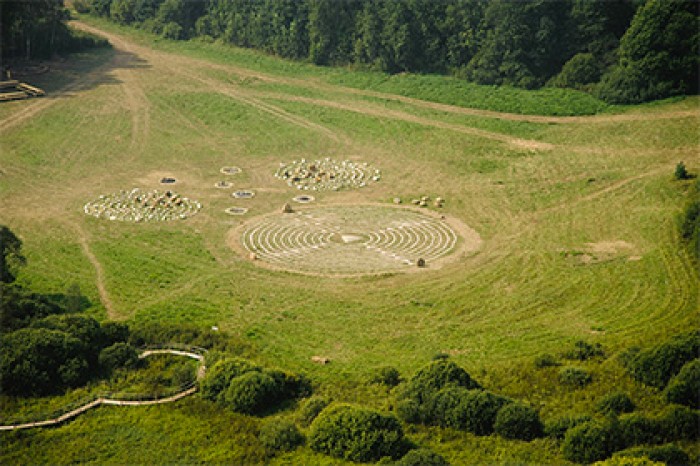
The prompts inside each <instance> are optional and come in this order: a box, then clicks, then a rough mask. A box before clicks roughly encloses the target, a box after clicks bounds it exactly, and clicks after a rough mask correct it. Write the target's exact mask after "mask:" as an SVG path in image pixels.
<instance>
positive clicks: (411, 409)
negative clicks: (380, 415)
mask: <svg viewBox="0 0 700 466" xmlns="http://www.w3.org/2000/svg"><path fill="white" fill-rule="evenodd" d="M396 414H397V415H398V416H399V418H400V419H401V420H403V421H404V422H408V423H410V424H420V423H422V422H425V419H426V415H425V414H424V412H423V405H421V404H420V403H419V402H418V401H416V400H414V399H413V398H406V399H404V400H399V402H398V403H397V404H396Z"/></svg>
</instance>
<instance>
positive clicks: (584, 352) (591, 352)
mask: <svg viewBox="0 0 700 466" xmlns="http://www.w3.org/2000/svg"><path fill="white" fill-rule="evenodd" d="M563 356H564V357H565V358H566V359H576V360H578V361H586V360H588V359H592V358H595V357H597V356H601V357H602V356H605V352H604V351H603V347H602V346H601V345H600V343H595V344H593V345H591V344H590V343H586V342H585V341H583V340H579V341H577V342H576V343H574V348H573V349H571V350H569V351H567V352H565V353H564V355H563Z"/></svg>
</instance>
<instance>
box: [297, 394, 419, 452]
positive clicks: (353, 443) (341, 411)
mask: <svg viewBox="0 0 700 466" xmlns="http://www.w3.org/2000/svg"><path fill="white" fill-rule="evenodd" d="M309 446H310V447H311V449H312V450H314V451H317V452H319V453H325V454H327V455H331V456H334V457H336V458H343V459H346V460H350V461H358V462H371V461H378V460H379V459H380V458H382V457H385V456H388V457H391V458H394V459H395V458H398V457H400V456H402V455H403V454H404V453H405V451H406V449H407V442H406V441H405V439H404V434H403V429H402V428H401V424H400V423H399V421H398V420H397V419H396V418H395V417H393V416H389V415H384V414H381V413H378V412H376V411H373V410H369V409H365V408H359V407H354V406H350V405H345V404H341V405H335V406H331V407H329V408H327V409H325V410H324V411H323V412H322V413H321V414H320V415H319V416H318V417H317V418H316V419H315V420H314V422H313V423H312V424H311V432H310V434H309Z"/></svg>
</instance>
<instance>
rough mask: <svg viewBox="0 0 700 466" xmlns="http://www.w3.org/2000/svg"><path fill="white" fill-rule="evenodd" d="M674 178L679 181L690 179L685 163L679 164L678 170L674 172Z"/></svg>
mask: <svg viewBox="0 0 700 466" xmlns="http://www.w3.org/2000/svg"><path fill="white" fill-rule="evenodd" d="M673 177H674V178H675V179H677V180H687V179H689V178H690V173H688V169H687V168H685V164H684V163H683V162H678V164H677V165H676V170H675V171H674V172H673Z"/></svg>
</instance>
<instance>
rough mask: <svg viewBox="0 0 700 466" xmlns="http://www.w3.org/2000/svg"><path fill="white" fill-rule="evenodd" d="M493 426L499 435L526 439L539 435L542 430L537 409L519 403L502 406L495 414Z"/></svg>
mask: <svg viewBox="0 0 700 466" xmlns="http://www.w3.org/2000/svg"><path fill="white" fill-rule="evenodd" d="M493 428H494V431H495V432H496V433H497V434H498V435H500V436H501V437H505V438H507V439H517V440H528V441H529V440H533V439H536V438H538V437H541V436H542V434H543V431H544V427H543V426H542V421H541V420H540V416H539V414H537V411H535V410H534V409H532V408H531V407H529V406H526V405H523V404H519V403H510V404H507V405H505V406H503V407H502V408H501V409H500V411H498V414H497V415H496V421H495V422H494V425H493Z"/></svg>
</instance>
